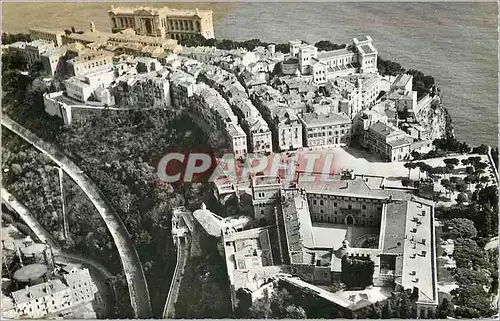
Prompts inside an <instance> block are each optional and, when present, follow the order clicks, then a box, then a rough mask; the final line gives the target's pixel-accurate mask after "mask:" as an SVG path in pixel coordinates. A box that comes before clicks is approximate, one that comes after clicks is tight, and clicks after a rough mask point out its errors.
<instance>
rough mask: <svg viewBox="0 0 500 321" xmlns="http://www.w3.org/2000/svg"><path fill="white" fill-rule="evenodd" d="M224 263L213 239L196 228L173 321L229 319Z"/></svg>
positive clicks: (229, 310)
mask: <svg viewBox="0 0 500 321" xmlns="http://www.w3.org/2000/svg"><path fill="white" fill-rule="evenodd" d="M225 265H226V262H225V260H224V259H223V258H222V256H220V254H219V252H218V250H217V239H215V238H214V237H211V236H209V235H207V234H206V233H205V232H204V231H203V229H202V228H201V227H199V226H196V228H195V231H194V233H193V235H192V243H191V251H190V258H189V259H188V261H187V264H186V269H185V270H184V276H183V278H182V283H181V287H180V291H179V296H178V298H177V302H176V305H175V317H176V318H185V319H189V318H194V319H196V318H229V317H231V316H232V312H231V299H230V293H229V286H228V284H229V280H228V277H227V272H226V267H225Z"/></svg>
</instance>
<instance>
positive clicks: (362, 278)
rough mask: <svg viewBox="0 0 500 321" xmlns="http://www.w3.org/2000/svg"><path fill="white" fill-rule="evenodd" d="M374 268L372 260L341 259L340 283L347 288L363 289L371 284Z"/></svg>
mask: <svg viewBox="0 0 500 321" xmlns="http://www.w3.org/2000/svg"><path fill="white" fill-rule="evenodd" d="M374 270H375V266H374V263H373V261H372V260H361V259H353V258H349V257H347V256H344V257H343V258H342V272H341V281H342V283H345V285H346V286H347V287H348V288H365V287H367V286H369V285H372V284H373V273H374Z"/></svg>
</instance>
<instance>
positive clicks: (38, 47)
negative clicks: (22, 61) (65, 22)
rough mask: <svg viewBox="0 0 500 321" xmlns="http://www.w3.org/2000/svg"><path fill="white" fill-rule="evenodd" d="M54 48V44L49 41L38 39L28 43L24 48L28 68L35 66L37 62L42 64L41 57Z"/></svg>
mask: <svg viewBox="0 0 500 321" xmlns="http://www.w3.org/2000/svg"><path fill="white" fill-rule="evenodd" d="M54 47H55V46H54V43H53V42H52V41H47V40H41V39H38V40H33V41H31V42H28V43H27V44H26V46H25V47H24V57H25V58H26V62H27V63H28V66H31V65H33V64H34V63H35V62H40V61H41V55H42V54H44V53H45V52H47V51H48V50H49V49H53V48H54Z"/></svg>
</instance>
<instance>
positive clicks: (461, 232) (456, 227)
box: [444, 218, 477, 239]
mask: <svg viewBox="0 0 500 321" xmlns="http://www.w3.org/2000/svg"><path fill="white" fill-rule="evenodd" d="M444 226H445V228H446V229H447V230H448V231H449V232H448V233H447V234H448V236H449V237H450V238H453V239H455V238H466V239H468V238H475V237H476V236H477V230H476V227H475V226H474V222H473V221H471V220H469V219H467V218H452V219H451V220H448V221H446V222H445V224H444Z"/></svg>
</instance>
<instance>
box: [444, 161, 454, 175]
mask: <svg viewBox="0 0 500 321" xmlns="http://www.w3.org/2000/svg"><path fill="white" fill-rule="evenodd" d="M446 168H447V169H448V171H447V173H450V174H451V173H453V170H454V169H455V165H453V164H451V163H450V164H446Z"/></svg>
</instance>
